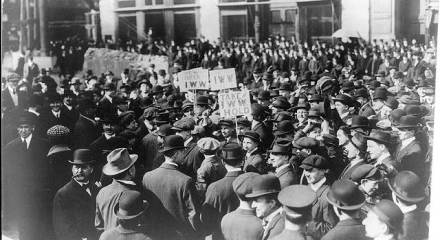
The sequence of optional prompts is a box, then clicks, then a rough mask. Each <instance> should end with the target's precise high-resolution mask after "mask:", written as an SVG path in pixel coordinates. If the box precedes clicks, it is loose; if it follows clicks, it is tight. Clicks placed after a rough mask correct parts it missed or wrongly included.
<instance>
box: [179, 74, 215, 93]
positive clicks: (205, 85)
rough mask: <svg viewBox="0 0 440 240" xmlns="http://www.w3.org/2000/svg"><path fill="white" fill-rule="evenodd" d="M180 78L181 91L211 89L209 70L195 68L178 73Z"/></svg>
mask: <svg viewBox="0 0 440 240" xmlns="http://www.w3.org/2000/svg"><path fill="white" fill-rule="evenodd" d="M177 78H178V79H179V86H180V91H182V92H187V91H188V90H196V89H209V79H208V70H207V69H202V68H195V69H191V70H187V71H183V72H179V73H178V74H177Z"/></svg>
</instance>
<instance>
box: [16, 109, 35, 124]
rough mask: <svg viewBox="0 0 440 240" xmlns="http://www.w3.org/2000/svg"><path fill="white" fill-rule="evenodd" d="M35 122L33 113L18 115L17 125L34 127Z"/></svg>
mask: <svg viewBox="0 0 440 240" xmlns="http://www.w3.org/2000/svg"><path fill="white" fill-rule="evenodd" d="M35 121H36V117H35V116H34V114H33V113H30V112H24V113H22V114H20V116H19V117H18V121H17V123H18V125H21V124H29V125H34V124H35Z"/></svg>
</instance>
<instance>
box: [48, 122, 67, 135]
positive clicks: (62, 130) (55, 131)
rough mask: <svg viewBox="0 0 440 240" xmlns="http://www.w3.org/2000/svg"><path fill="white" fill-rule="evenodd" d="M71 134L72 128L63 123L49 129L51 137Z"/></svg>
mask: <svg viewBox="0 0 440 240" xmlns="http://www.w3.org/2000/svg"><path fill="white" fill-rule="evenodd" d="M69 134H70V129H69V128H67V127H65V126H62V125H55V126H53V127H51V128H49V129H48V130H47V136H49V137H64V136H67V135H69Z"/></svg>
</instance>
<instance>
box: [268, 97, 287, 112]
mask: <svg viewBox="0 0 440 240" xmlns="http://www.w3.org/2000/svg"><path fill="white" fill-rule="evenodd" d="M272 106H273V107H275V108H280V109H283V110H287V109H289V108H290V104H289V102H288V101H287V100H285V99H284V98H278V99H276V100H275V101H273V102H272Z"/></svg>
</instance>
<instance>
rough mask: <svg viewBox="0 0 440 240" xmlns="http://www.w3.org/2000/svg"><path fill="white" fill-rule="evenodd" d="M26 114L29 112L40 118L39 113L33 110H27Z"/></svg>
mask: <svg viewBox="0 0 440 240" xmlns="http://www.w3.org/2000/svg"><path fill="white" fill-rule="evenodd" d="M28 112H30V113H33V114H35V115H37V116H40V113H39V112H37V111H35V110H34V109H30V108H29V109H28Z"/></svg>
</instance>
